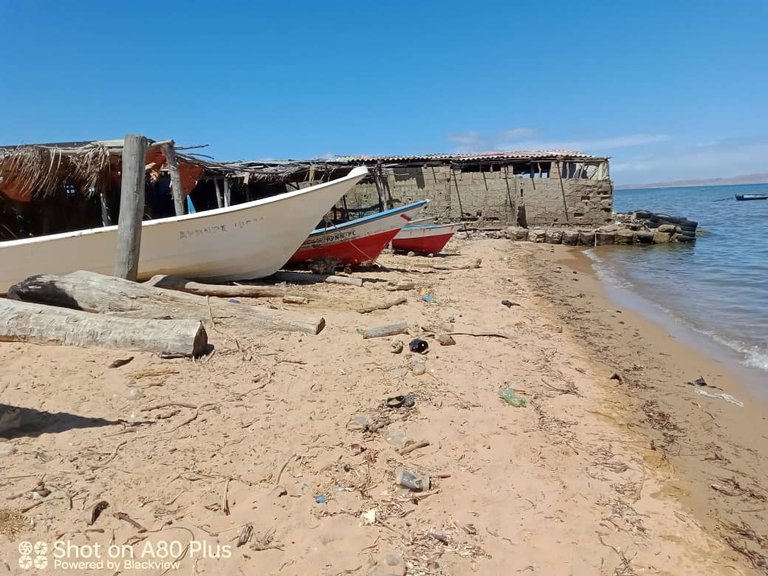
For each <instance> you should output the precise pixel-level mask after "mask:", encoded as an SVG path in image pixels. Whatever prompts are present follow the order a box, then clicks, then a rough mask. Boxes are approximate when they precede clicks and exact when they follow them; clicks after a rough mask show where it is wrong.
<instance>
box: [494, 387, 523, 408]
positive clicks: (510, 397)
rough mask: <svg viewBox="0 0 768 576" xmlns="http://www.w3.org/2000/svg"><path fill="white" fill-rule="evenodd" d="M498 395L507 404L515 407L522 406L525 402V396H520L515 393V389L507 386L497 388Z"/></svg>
mask: <svg viewBox="0 0 768 576" xmlns="http://www.w3.org/2000/svg"><path fill="white" fill-rule="evenodd" d="M499 396H501V398H502V399H503V400H504V401H505V402H506V403H507V404H509V405H511V406H514V407H515V408H524V407H525V405H526V404H527V402H526V401H525V398H521V397H520V396H518V395H517V394H515V391H514V390H513V389H512V388H510V387H509V386H505V387H504V388H502V389H501V390H499Z"/></svg>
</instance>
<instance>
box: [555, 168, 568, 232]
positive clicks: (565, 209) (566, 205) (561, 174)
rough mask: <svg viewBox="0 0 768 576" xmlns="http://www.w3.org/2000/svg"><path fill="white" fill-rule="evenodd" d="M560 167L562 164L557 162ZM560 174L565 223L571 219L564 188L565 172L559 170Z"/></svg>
mask: <svg viewBox="0 0 768 576" xmlns="http://www.w3.org/2000/svg"><path fill="white" fill-rule="evenodd" d="M557 164H558V167H559V166H560V162H559V161H558V162H557ZM557 172H558V174H559V175H560V193H561V194H562V195H563V212H565V221H566V222H570V221H571V219H570V218H569V217H568V202H566V200H565V187H564V186H563V172H562V169H558V171H557Z"/></svg>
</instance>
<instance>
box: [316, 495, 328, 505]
mask: <svg viewBox="0 0 768 576" xmlns="http://www.w3.org/2000/svg"><path fill="white" fill-rule="evenodd" d="M315 502H317V503H318V504H327V503H328V498H326V497H325V496H323V495H322V494H318V495H317V496H315Z"/></svg>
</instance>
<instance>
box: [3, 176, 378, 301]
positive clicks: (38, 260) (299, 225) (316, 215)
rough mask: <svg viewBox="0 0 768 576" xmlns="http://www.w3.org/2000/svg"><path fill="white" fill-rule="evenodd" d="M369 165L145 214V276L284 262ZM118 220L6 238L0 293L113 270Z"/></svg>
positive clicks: (260, 271) (217, 276)
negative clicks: (254, 195) (193, 207)
mask: <svg viewBox="0 0 768 576" xmlns="http://www.w3.org/2000/svg"><path fill="white" fill-rule="evenodd" d="M367 173H368V170H367V169H366V168H365V167H358V168H355V169H353V170H352V171H351V172H350V173H349V174H348V175H347V176H344V177H343V178H339V179H337V180H332V181H331V182H326V183H324V184H318V185H316V186H311V187H308V188H304V189H301V190H296V191H292V192H287V193H285V194H280V195H277V196H271V197H269V198H263V199H260V200H254V201H253V202H246V203H244V204H238V205H235V206H229V207H226V208H219V209H216V210H209V211H206V212H197V213H195V214H186V215H184V216H174V217H171V218H161V219H158V220H147V221H145V222H144V223H143V225H142V227H141V257H140V260H139V279H145V278H149V277H151V276H153V275H154V274H174V275H177V276H183V277H186V278H195V279H202V280H215V281H228V280H243V279H251V278H262V277H264V276H269V275H270V274H273V273H275V272H276V271H277V270H279V269H280V267H281V266H283V264H285V263H286V262H287V261H288V259H289V258H290V257H291V256H292V255H293V254H294V252H296V249H297V248H298V247H299V246H300V245H301V243H302V242H303V241H304V240H306V239H307V236H309V234H310V232H312V230H313V229H314V227H315V226H316V225H317V223H318V222H319V221H320V220H322V218H323V216H324V215H325V214H326V213H327V212H328V211H329V210H330V209H331V208H332V207H333V205H334V204H335V203H336V202H337V201H338V200H339V198H341V197H342V196H343V195H344V194H345V193H347V192H348V191H349V190H350V189H351V188H352V187H353V186H354V185H355V184H356V183H357V182H358V181H359V180H361V179H362V178H363V177H364V176H365V175H366V174H367ZM116 246H117V226H107V227H104V228H92V229H89V230H79V231H76V232H65V233H62V234H52V235H49V236H40V237H35V238H25V239H23V240H9V241H5V242H0V294H4V293H6V292H7V291H8V288H9V287H10V286H12V285H13V284H15V283H16V282H20V281H21V280H24V279H25V278H27V277H29V276H33V275H35V274H64V273H67V272H72V271H74V270H89V271H92V272H98V273H100V274H110V275H111V274H113V273H114V267H115V253H116Z"/></svg>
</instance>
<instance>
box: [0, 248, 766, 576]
mask: <svg viewBox="0 0 768 576" xmlns="http://www.w3.org/2000/svg"><path fill="white" fill-rule="evenodd" d="M582 256H583V255H582ZM480 259H481V260H482V264H481V265H480V266H479V267H478V266H477V264H476V263H477V261H478V260H480ZM379 262H380V266H378V267H375V268H372V269H370V270H365V271H360V272H356V273H355V276H358V277H362V278H365V279H366V282H365V284H364V286H363V287H356V286H348V285H328V284H320V285H307V286H292V287H291V291H292V292H295V293H296V294H297V295H301V296H304V297H306V298H307V299H308V303H307V304H304V305H295V304H294V305H287V304H285V303H283V302H282V300H281V299H280V298H271V299H270V298H266V299H264V298H262V299H258V300H247V299H241V305H251V304H253V305H259V306H263V305H270V306H275V307H278V308H286V309H291V310H295V311H304V312H306V313H311V314H320V315H322V316H323V317H324V318H326V320H327V324H326V327H325V329H324V330H323V331H322V332H321V333H320V334H318V335H316V336H308V335H306V334H299V333H281V332H259V333H243V332H242V331H239V330H238V327H236V326H228V325H226V324H223V323H219V324H215V325H213V326H211V325H210V324H209V325H208V327H209V328H210V332H209V334H210V337H211V339H212V341H213V342H212V343H213V344H214V345H215V349H216V354H215V355H213V356H212V357H208V358H207V359H206V360H204V361H198V362H191V361H188V360H182V359H175V360H163V359H159V358H158V357H156V356H153V355H151V354H147V353H130V354H127V353H126V352H124V351H118V350H99V349H80V348H68V347H57V346H36V345H29V344H20V343H0V393H2V398H0V402H2V403H6V404H9V405H11V406H16V407H20V408H21V409H22V413H23V416H24V418H25V419H26V420H23V421H22V426H21V427H20V428H18V429H17V430H14V431H11V433H10V434H9V435H7V436H8V438H7V439H6V438H2V439H0V443H2V444H3V446H0V448H5V452H3V451H0V458H2V464H3V466H4V470H7V471H8V472H7V473H6V475H3V476H0V558H2V559H3V560H0V576H6V574H15V573H17V571H18V570H17V568H18V566H17V565H16V564H14V563H16V562H17V561H18V559H19V558H18V546H19V542H20V541H31V542H37V541H42V542H47V543H49V545H50V544H51V543H53V542H54V541H58V540H67V541H71V542H72V543H74V544H76V545H86V544H94V543H98V544H101V545H102V546H107V545H109V544H110V543H117V544H120V545H124V544H125V545H128V546H129V547H130V543H136V542H141V543H142V546H143V543H144V542H145V541H146V542H151V543H153V545H155V546H158V545H159V542H160V541H165V542H168V541H170V540H179V539H187V538H189V537H194V539H195V541H196V542H203V543H204V544H205V545H206V546H207V547H210V548H215V547H216V546H225V545H228V546H232V548H231V555H230V556H228V557H227V558H215V557H204V558H201V557H199V556H197V557H193V556H192V555H191V554H189V555H187V556H186V557H184V558H182V559H181V560H180V561H181V562H182V566H181V570H182V571H184V572H189V573H192V572H194V571H195V570H198V572H199V573H200V574H208V573H216V574H233V575H234V574H241V573H251V572H252V571H253V569H254V566H258V569H259V571H260V572H262V573H265V574H277V573H280V574H297V575H298V574H308V573H312V574H329V575H330V574H339V573H342V572H343V573H349V574H361V575H369V576H370V575H377V576H384V575H386V576H395V575H397V576H402V575H403V574H407V575H408V576H421V575H424V576H427V575H429V576H433V575H434V576H439V575H441V574H455V575H463V574H501V573H512V574H515V573H524V574H528V573H530V574H534V575H541V576H559V575H563V576H566V575H567V576H574V575H584V576H591V575H593V574H605V575H611V574H613V575H616V574H621V575H630V574H637V573H653V574H675V575H676V576H688V575H690V576H699V575H700V574H708V575H717V576H733V575H734V574H736V575H744V574H753V573H756V572H754V571H753V570H751V569H750V568H749V565H748V561H747V559H746V558H745V557H744V556H743V555H741V554H739V553H737V552H735V551H734V550H733V546H731V545H729V544H728V543H727V542H726V541H725V540H724V539H723V538H721V534H720V533H719V532H718V530H719V529H718V528H717V527H716V525H717V521H718V520H724V519H728V518H731V517H730V516H726V513H727V510H721V508H724V507H725V504H724V503H723V502H722V501H719V500H717V498H720V499H727V501H728V502H727V504H728V505H729V506H730V507H731V508H733V509H734V510H736V511H737V512H738V513H739V514H741V516H742V517H743V518H744V519H746V521H748V523H749V525H750V526H752V527H754V529H755V531H756V533H757V534H762V533H764V532H765V529H764V524H760V523H759V519H760V518H761V515H762V514H764V513H763V512H762V508H761V509H760V510H758V511H756V512H754V511H753V512H750V513H749V514H747V512H746V511H743V509H744V508H746V507H747V505H748V506H749V507H750V508H751V509H752V510H755V509H757V508H758V505H762V504H764V502H762V501H761V502H758V503H757V504H758V505H756V503H755V501H754V498H753V497H752V494H754V495H758V496H759V495H761V494H762V492H760V491H759V490H760V488H759V487H758V486H757V484H756V482H755V483H753V482H752V481H751V480H750V479H749V478H748V476H749V474H748V472H750V470H746V469H747V467H748V465H750V464H754V462H752V460H754V459H759V457H760V455H761V454H762V452H760V449H761V448H760V447H759V446H757V445H756V443H753V444H755V445H753V444H748V445H745V446H746V447H744V446H742V445H741V440H740V441H739V443H738V444H739V445H738V446H736V445H735V444H733V442H732V441H731V440H729V439H728V438H726V439H725V440H721V439H720V438H719V436H717V435H718V434H723V433H724V432H723V430H724V429H723V428H722V426H725V424H726V417H728V416H730V417H732V418H734V419H736V420H739V419H741V424H742V425H743V426H746V425H747V424H752V425H753V428H752V430H753V431H754V429H755V425H754V423H755V421H753V420H751V419H752V418H753V415H752V412H750V411H751V410H754V406H753V405H752V403H749V404H747V407H746V408H745V409H744V411H740V410H741V409H737V408H736V407H735V406H732V405H730V404H727V403H725V402H722V401H721V400H711V399H708V398H703V397H693V398H691V397H690V396H684V394H683V393H684V392H687V393H688V394H692V391H691V390H690V389H689V387H687V386H686V385H684V384H675V385H674V386H669V388H670V389H669V390H668V391H667V390H665V389H664V388H663V387H662V386H661V385H660V384H659V383H657V382H656V381H657V380H658V381H659V382H667V381H671V382H674V383H676V382H678V381H679V380H680V379H681V378H683V377H688V376H687V374H685V375H679V376H678V375H677V372H676V370H678V368H676V367H675V366H672V365H671V362H672V361H671V360H670V357H665V356H652V355H648V356H644V354H645V352H643V350H644V348H643V347H641V346H639V345H638V343H641V341H642V342H644V341H645V340H644V339H648V340H651V341H654V342H655V341H656V340H658V341H659V342H661V341H662V337H661V336H658V338H657V337H656V333H657V332H663V331H662V330H661V329H660V328H659V327H654V326H652V325H651V324H649V323H648V324H647V325H646V324H637V328H636V331H635V329H633V330H632V331H631V333H629V334H628V335H627V339H626V340H624V341H622V340H621V339H620V338H619V337H618V336H620V334H614V333H613V332H611V331H610V326H609V324H604V323H602V320H601V319H600V318H598V316H600V315H601V314H604V315H605V316H606V317H607V319H608V320H611V319H613V320H615V321H616V322H617V323H616V327H617V328H619V329H621V330H623V331H625V332H626V329H627V326H629V325H632V326H633V327H634V322H635V321H634V319H631V318H630V317H631V313H629V312H626V313H620V314H619V313H616V312H615V309H616V307H615V306H613V305H610V304H608V302H607V300H604V299H601V298H602V296H601V295H602V292H601V290H600V282H599V280H598V279H597V278H596V277H595V275H594V273H592V272H591V271H590V270H582V271H579V270H577V269H574V270H572V269H570V268H568V264H569V263H571V264H573V265H574V266H575V267H578V266H580V265H583V264H584V263H583V261H581V260H580V259H579V258H578V257H577V255H575V254H574V253H572V252H570V249H569V248H567V247H562V246H560V247H554V246H550V245H537V244H528V243H525V244H523V243H514V242H510V241H507V240H490V239H483V240H476V241H465V240H459V239H457V240H454V241H452V243H451V244H450V245H449V253H447V254H446V255H445V256H443V257H440V258H424V257H407V256H401V255H393V254H385V255H383V256H382V257H381V259H380V261H379ZM404 283H408V284H409V287H408V288H407V289H406V290H404V291H398V292H393V291H390V290H389V289H388V288H391V287H393V286H401V285H402V284H404ZM425 294H429V295H430V298H429V299H428V300H425V298H424V295H425ZM394 295H404V296H406V301H405V302H404V303H403V304H400V305H397V306H392V307H390V308H388V309H384V310H376V311H374V312H371V313H368V314H362V313H360V312H358V309H360V308H363V307H369V306H371V305H372V304H376V303H381V302H382V301H389V300H391V299H392V298H393V296H394ZM503 301H507V304H503ZM637 321H638V322H640V321H641V319H639V318H638V320H637ZM204 322H208V320H207V319H204ZM398 322H405V323H407V325H408V327H409V328H408V330H409V333H408V334H404V335H402V336H394V337H388V338H372V339H363V338H362V336H361V335H360V333H359V331H360V330H361V329H364V328H371V327H376V326H384V325H391V324H395V323H398ZM618 322H624V323H625V324H619V323H618ZM654 330H655V331H654ZM440 333H452V334H453V336H452V339H453V343H452V344H451V343H450V342H449V345H441V344H440V343H439V342H438V338H437V335H438V334H440ZM415 337H420V338H423V339H425V340H427V341H428V343H429V349H428V351H427V353H426V354H423V355H422V354H415V353H410V352H408V341H409V340H410V339H411V338H415ZM396 340H400V341H401V342H403V343H405V350H404V351H403V352H401V353H393V351H392V350H393V347H392V344H393V343H394V341H396ZM622 342H623V343H624V346H623V347H622ZM676 345H677V346H682V345H681V344H680V343H677V344H676ZM681 350H682V348H681ZM689 352H690V351H689V350H687V349H686V351H685V352H684V353H683V352H681V354H684V355H685V357H686V358H689V359H691V361H692V366H693V367H695V368H696V369H697V370H698V369H699V368H700V367H701V366H702V362H701V361H699V359H697V358H695V357H694V356H693V355H691V354H689ZM128 355H132V356H133V360H132V361H131V362H130V363H128V364H124V365H121V366H120V367H118V368H110V367H109V365H110V364H111V363H112V361H113V360H115V359H118V358H125V357H126V356H128ZM650 360H655V361H656V363H657V365H655V366H651V367H650V368H647V367H643V366H640V364H649V365H650ZM677 361H678V359H677V358H675V363H676V362H677ZM675 365H676V364H675ZM692 369H693V368H691V370H692ZM614 371H618V372H620V373H621V374H622V375H623V382H622V383H619V382H618V381H616V380H612V379H611V378H610V377H611V375H612V373H613V372H614ZM724 374H725V372H724V371H723V370H722V366H717V365H712V370H711V371H710V370H709V369H707V370H706V371H705V372H704V375H705V377H706V378H707V380H708V381H709V380H712V381H713V382H715V379H716V378H720V377H722V376H723V375H724ZM697 376H698V374H697V375H696V376H694V377H697ZM505 388H511V389H512V390H514V392H515V395H516V396H519V397H521V398H522V399H523V400H524V402H517V403H515V404H509V403H507V402H505V401H504V400H502V398H501V397H500V391H501V390H503V389H505ZM733 390H734V389H732V388H728V391H733ZM735 393H736V392H734V394H735ZM406 394H411V395H412V398H413V400H414V404H413V406H411V407H406V406H399V405H397V403H395V404H396V405H395V406H390V405H389V402H388V399H391V398H396V397H398V396H403V395H406ZM681 398H684V401H683V402H682V404H681V405H680V406H678V405H676V404H675V400H676V399H677V400H678V401H680V399H681ZM705 400H706V401H707V402H708V403H707V404H705V403H704V401H705ZM692 402H693V403H694V404H697V405H698V406H699V407H697V406H696V405H694V404H692ZM704 409H706V412H704ZM686 410H688V411H691V412H692V414H688V412H686ZM747 414H748V415H749V419H748V418H746V417H745V415H747ZM762 422H763V424H761V425H762V426H764V422H765V421H764V420H763V421H762ZM697 425H698V426H699V428H698V429H695V428H694V427H695V426H697ZM702 429H703V430H704V431H705V433H706V434H710V435H711V436H712V437H713V438H714V437H715V436H717V437H716V440H717V447H715V446H711V445H710V444H712V442H711V441H710V440H711V439H710V438H706V439H705V440H706V442H704V441H702V442H701V444H703V447H702V446H700V445H698V444H696V442H698V441H699V440H701V438H699V436H701V430H702ZM697 430H698V431H697ZM686 431H691V432H690V433H689V434H687V432H686ZM694 432H695V434H694ZM686 434H687V435H686ZM726 436H727V435H726ZM726 440H728V441H726ZM729 442H730V443H729ZM732 444H733V445H732ZM8 448H10V451H9V450H8ZM689 453H690V454H691V455H693V456H688V455H687V454H689ZM711 455H717V460H716V461H710V460H707V459H706V457H707V456H711ZM726 458H727V459H728V461H727V462H726ZM699 460H701V461H702V462H703V464H702V463H701V462H699ZM689 461H690V462H689ZM694 465H700V466H703V465H707V466H716V465H717V466H720V467H723V466H727V467H728V468H729V469H733V470H736V472H732V471H728V472H727V474H728V476H727V478H725V480H721V479H719V478H718V476H723V475H725V474H726V473H725V472H723V471H722V470H721V469H720V468H717V469H715V470H714V471H713V470H709V469H707V470H705V471H704V473H705V474H708V475H709V476H707V480H708V482H709V483H717V484H718V486H719V487H720V488H721V489H722V490H726V491H730V492H732V493H733V495H731V496H726V495H724V494H723V493H722V492H713V491H712V490H711V489H710V488H708V486H707V483H702V482H698V481H697V473H698V470H697V469H696V468H695V466H694ZM758 465H759V462H758ZM762 466H764V465H762ZM401 467H402V468H405V469H408V470H412V471H415V472H417V473H419V474H422V475H425V476H428V477H429V478H430V482H429V486H428V489H426V490H421V491H416V492H412V491H410V490H408V489H406V488H404V487H402V486H399V485H398V484H397V478H398V475H397V470H398V469H399V468H401ZM743 470H746V472H742V471H743ZM754 472H755V474H762V473H764V469H762V468H761V469H758V468H755V470H754ZM710 476H711V477H712V478H713V479H710V478H709V477H710ZM731 477H734V478H736V481H737V482H738V484H732V483H729V480H728V478H731ZM41 478H42V480H43V481H44V482H45V485H46V486H47V487H48V488H49V489H50V492H49V493H48V494H47V495H46V496H42V497H41V496H40V494H39V492H40V488H39V484H38V482H39V481H40V480H41ZM758 478H760V476H758ZM747 490H752V492H750V493H749V494H747V493H746V492H745V491H747ZM35 492H38V495H37V496H35ZM736 492H739V493H738V494H737V493H736ZM708 496H714V497H715V499H714V501H713V502H711V504H712V506H715V507H716V512H717V513H716V514H714V515H710V514H709V513H708V510H707V508H706V505H708V504H710V501H709V500H708V498H707V497H708ZM102 501H103V502H107V503H108V504H109V507H108V508H107V509H106V511H104V512H103V513H102V514H101V515H100V516H99V517H98V518H97V519H93V518H92V516H91V517H89V516H88V514H89V510H93V509H94V506H95V505H97V504H98V503H99V502H102ZM742 504H744V505H742ZM762 507H763V508H764V506H762ZM126 515H127V517H129V518H130V519H131V521H133V522H135V523H137V524H138V525H140V526H142V527H145V528H146V529H147V531H146V532H139V531H137V527H136V525H135V524H132V523H131V522H129V521H127V520H125V517H126ZM712 521H714V522H715V523H714V524H713V522H712ZM734 522H735V520H734ZM736 537H737V538H738V541H734V542H735V543H736V546H740V545H741V544H740V542H741V540H743V539H744V537H743V536H740V535H737V536H736ZM239 538H240V539H241V540H242V541H243V544H242V546H240V545H235V543H236V542H237V541H238V539H239ZM142 546H137V545H134V546H133V548H132V549H134V550H135V553H136V554H138V553H139V551H140V550H141V548H142ZM752 546H754V544H752ZM135 559H136V560H145V561H146V560H148V559H147V558H141V557H139V556H137V557H135ZM33 573H34V572H33ZM82 573H83V574H84V575H85V574H87V575H92V576H105V574H106V573H105V572H104V570H85V571H83V572H82ZM132 573H134V574H147V575H152V576H157V571H154V572H153V571H152V570H146V571H144V570H140V571H133V572H132Z"/></svg>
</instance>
